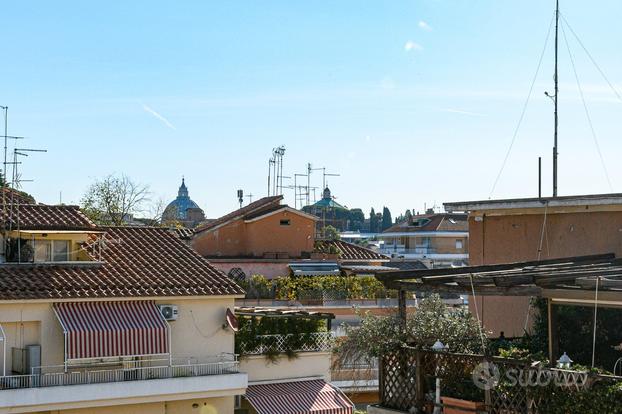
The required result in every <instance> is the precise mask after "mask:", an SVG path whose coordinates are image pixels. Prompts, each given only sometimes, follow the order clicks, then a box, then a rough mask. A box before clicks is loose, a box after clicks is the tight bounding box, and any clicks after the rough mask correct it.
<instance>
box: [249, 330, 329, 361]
mask: <svg viewBox="0 0 622 414" xmlns="http://www.w3.org/2000/svg"><path fill="white" fill-rule="evenodd" d="M257 339H258V340H259V345H256V346H254V345H255V344H253V345H248V344H246V343H244V342H242V343H241V344H240V352H241V353H242V354H243V355H262V354H266V353H268V352H287V351H294V352H320V351H330V350H331V349H332V347H333V344H334V338H333V336H332V334H331V333H330V332H314V333H308V334H298V335H294V334H287V335H259V336H257ZM292 344H295V345H296V346H295V347H294V349H292V347H291V345H292ZM253 346H254V347H253Z"/></svg>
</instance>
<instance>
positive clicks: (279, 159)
mask: <svg viewBox="0 0 622 414" xmlns="http://www.w3.org/2000/svg"><path fill="white" fill-rule="evenodd" d="M284 156H285V146H284V145H281V146H280V147H276V148H273V149H272V157H271V158H270V159H269V160H268V196H270V195H282V194H283V178H289V177H285V176H283V157H284ZM271 187H272V192H270V190H271Z"/></svg>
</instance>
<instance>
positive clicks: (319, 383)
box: [246, 380, 354, 414]
mask: <svg viewBox="0 0 622 414" xmlns="http://www.w3.org/2000/svg"><path fill="white" fill-rule="evenodd" d="M246 399H247V400H248V402H249V403H250V404H251V405H252V406H253V408H254V409H255V410H256V411H257V414H311V413H317V414H320V413H321V414H352V411H353V407H354V405H353V404H352V402H351V401H350V400H349V399H348V397H346V396H345V395H344V394H343V393H342V392H341V391H340V390H339V389H338V388H335V387H333V386H332V385H330V384H327V383H326V382H324V381H323V380H310V381H295V382H281V383H277V384H257V385H249V386H248V388H247V389H246Z"/></svg>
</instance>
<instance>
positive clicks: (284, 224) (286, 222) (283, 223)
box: [280, 219, 289, 226]
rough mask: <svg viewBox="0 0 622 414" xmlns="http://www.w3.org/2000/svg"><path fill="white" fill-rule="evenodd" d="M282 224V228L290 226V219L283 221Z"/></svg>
mask: <svg viewBox="0 0 622 414" xmlns="http://www.w3.org/2000/svg"><path fill="white" fill-rule="evenodd" d="M280 224H281V226H289V219H286V220H281V222H280Z"/></svg>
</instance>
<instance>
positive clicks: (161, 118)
mask: <svg viewBox="0 0 622 414" xmlns="http://www.w3.org/2000/svg"><path fill="white" fill-rule="evenodd" d="M142 105H143V109H144V110H145V112H147V113H150V114H151V115H153V116H154V117H156V118H157V119H159V120H160V121H161V122H162V123H163V124H164V125H166V126H167V127H169V128H170V129H175V130H176V129H177V128H175V125H173V124H171V122H170V121H169V120H168V119H166V118H164V117H163V116H162V115H160V114H159V113H157V112H156V111H155V110H153V109H152V108H150V107H148V106H147V105H145V104H142Z"/></svg>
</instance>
